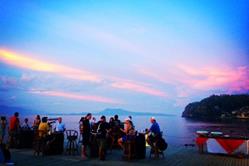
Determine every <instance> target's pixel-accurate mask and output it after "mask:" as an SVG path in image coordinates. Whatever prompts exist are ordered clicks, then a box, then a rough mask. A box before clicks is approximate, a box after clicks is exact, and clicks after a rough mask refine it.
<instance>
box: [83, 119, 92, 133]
mask: <svg viewBox="0 0 249 166" xmlns="http://www.w3.org/2000/svg"><path fill="white" fill-rule="evenodd" d="M90 132H91V126H90V122H89V120H88V119H86V118H85V119H84V120H83V134H90Z"/></svg>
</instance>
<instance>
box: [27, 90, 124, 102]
mask: <svg viewBox="0 0 249 166" xmlns="http://www.w3.org/2000/svg"><path fill="white" fill-rule="evenodd" d="M29 93H31V94H37V95H42V96H54V97H63V98H68V99H74V100H81V101H92V102H99V103H108V104H122V103H121V102H120V101H116V100H114V99H111V98H107V97H101V96H91V95H82V94H76V93H69V92H62V91H38V90H30V91H29Z"/></svg>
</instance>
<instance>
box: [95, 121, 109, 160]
mask: <svg viewBox="0 0 249 166" xmlns="http://www.w3.org/2000/svg"><path fill="white" fill-rule="evenodd" d="M109 131H110V125H109V123H107V122H106V117H105V116H101V118H100V121H99V122H98V129H97V141H98V145H99V159H100V160H105V153H106V148H107V134H108V132H109Z"/></svg>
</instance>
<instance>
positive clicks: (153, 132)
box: [146, 117, 162, 148]
mask: <svg viewBox="0 0 249 166" xmlns="http://www.w3.org/2000/svg"><path fill="white" fill-rule="evenodd" d="M150 122H151V123H152V125H151V127H150V129H148V130H147V133H149V136H148V138H147V139H146V141H147V143H148V144H149V145H150V146H151V147H152V148H155V145H154V143H155V142H156V141H157V140H158V138H160V137H161V136H162V135H161V131H160V127H159V125H158V123H157V122H156V119H155V117H151V118H150Z"/></svg>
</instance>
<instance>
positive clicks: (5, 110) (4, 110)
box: [0, 105, 39, 116]
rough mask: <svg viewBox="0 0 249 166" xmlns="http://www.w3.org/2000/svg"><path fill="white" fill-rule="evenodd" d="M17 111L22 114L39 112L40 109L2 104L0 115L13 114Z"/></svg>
mask: <svg viewBox="0 0 249 166" xmlns="http://www.w3.org/2000/svg"><path fill="white" fill-rule="evenodd" d="M15 112H19V113H20V114H21V115H35V114H39V113H38V111H34V110H30V109H25V108H22V107H11V106H5V105H0V116H9V115H13V114H14V113H15Z"/></svg>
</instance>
